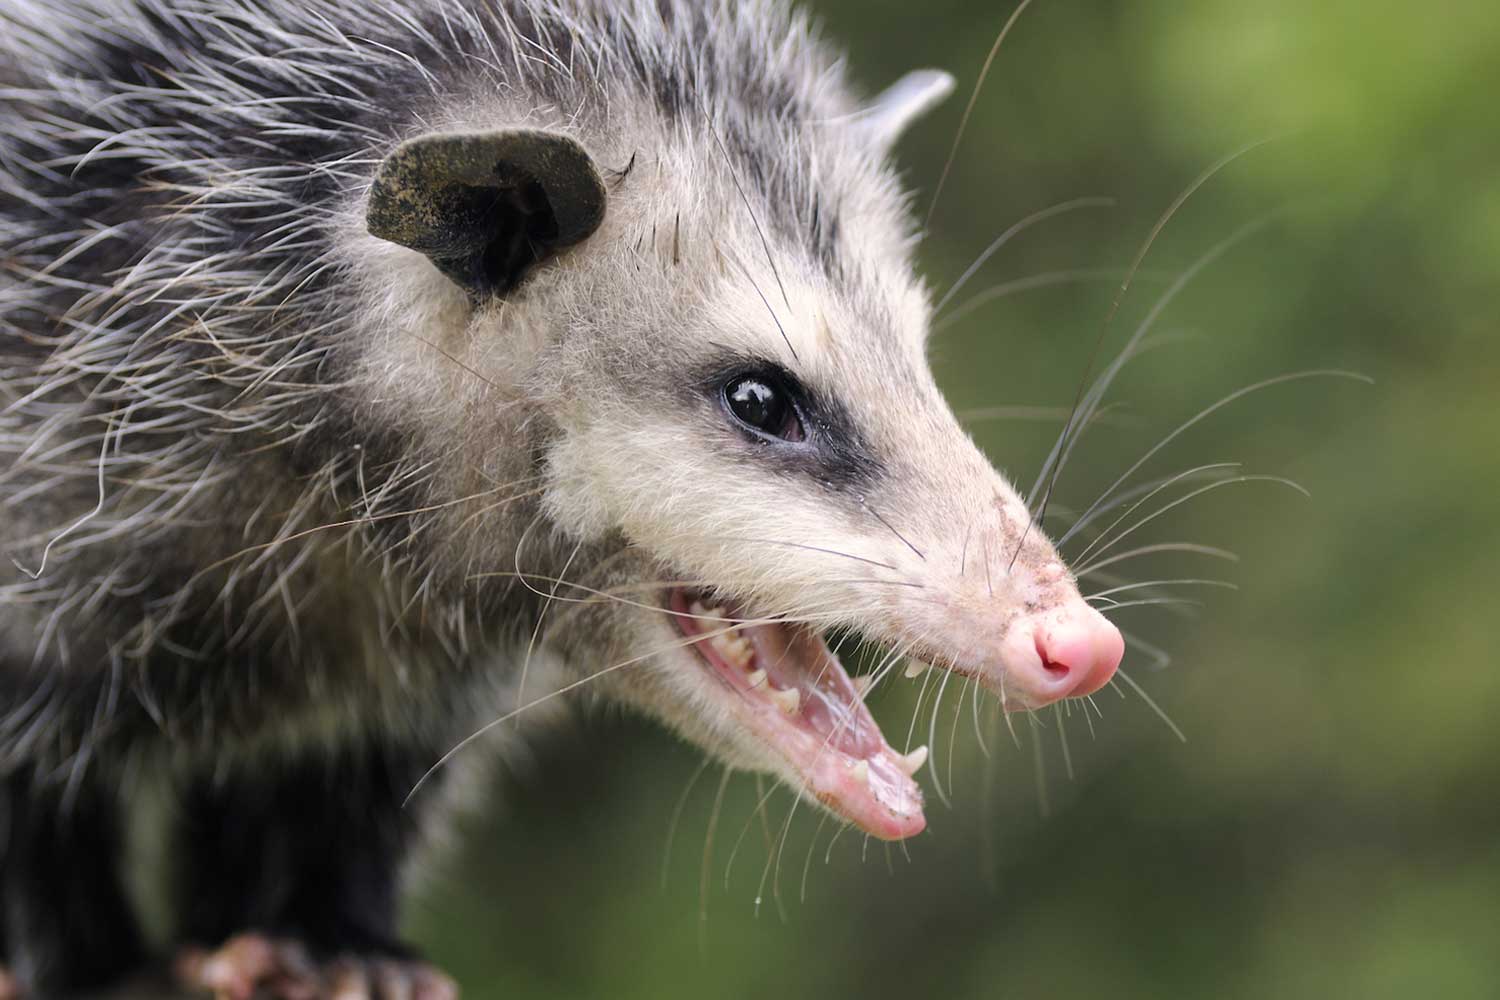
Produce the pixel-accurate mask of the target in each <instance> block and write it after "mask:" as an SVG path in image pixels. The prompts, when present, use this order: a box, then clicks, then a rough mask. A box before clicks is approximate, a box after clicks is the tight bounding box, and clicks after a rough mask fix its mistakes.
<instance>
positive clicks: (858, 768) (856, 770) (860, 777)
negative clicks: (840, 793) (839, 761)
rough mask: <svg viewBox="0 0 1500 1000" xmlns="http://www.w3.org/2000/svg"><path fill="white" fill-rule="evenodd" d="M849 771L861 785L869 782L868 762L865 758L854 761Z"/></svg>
mask: <svg viewBox="0 0 1500 1000" xmlns="http://www.w3.org/2000/svg"><path fill="white" fill-rule="evenodd" d="M849 773H850V774H851V775H852V776H853V777H854V780H855V781H857V782H859V783H860V784H861V785H868V784H869V783H870V762H869V761H867V760H861V761H856V762H855V764H854V767H853V769H851V770H850V772H849Z"/></svg>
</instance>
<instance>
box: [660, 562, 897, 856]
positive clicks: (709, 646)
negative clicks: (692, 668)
mask: <svg viewBox="0 0 1500 1000" xmlns="http://www.w3.org/2000/svg"><path fill="white" fill-rule="evenodd" d="M667 607H668V610H670V611H671V612H672V617H673V619H674V620H675V621H676V623H677V628H678V629H679V631H681V632H682V634H683V635H684V636H685V637H687V638H688V639H691V640H693V643H692V648H693V649H694V650H695V651H696V653H697V654H698V658H699V659H700V661H701V662H702V664H703V666H704V668H705V669H706V670H707V671H708V672H709V673H710V674H711V675H712V676H713V678H714V679H715V681H716V682H717V683H718V684H720V685H721V686H722V690H723V693H724V696H725V697H726V698H727V699H730V700H731V704H732V706H733V711H734V712H735V713H736V715H737V717H738V718H740V719H741V720H743V722H744V723H745V726H746V728H747V729H748V730H749V731H750V732H751V733H752V734H753V735H754V736H755V737H757V738H758V739H759V740H760V741H761V742H763V743H764V744H766V745H767V746H768V747H769V749H770V750H771V751H772V752H773V753H775V754H776V755H778V756H780V757H781V758H782V759H784V760H785V761H787V763H789V764H790V765H791V767H792V769H793V770H795V771H796V772H797V774H798V775H799V776H800V777H801V779H802V784H803V786H804V787H805V790H807V791H809V792H810V793H811V794H812V795H814V796H815V797H816V798H817V799H818V800H819V801H820V802H822V803H823V804H824V805H826V806H827V807H828V808H830V809H832V810H833V811H834V812H836V813H838V814H839V815H841V816H843V817H845V818H847V819H848V820H850V821H851V822H853V823H854V824H855V825H857V826H859V827H860V828H862V829H863V830H865V831H866V832H867V833H870V834H872V835H874V836H876V837H880V838H882V839H885V840H898V839H901V838H904V837H910V836H912V835H913V834H916V833H919V832H921V830H922V828H923V827H924V826H925V825H926V820H925V818H924V817H923V815H922V791H921V788H920V787H918V785H917V783H916V781H915V780H914V779H913V777H912V775H913V774H915V772H916V771H917V769H918V768H920V767H921V766H922V763H923V761H925V760H926V758H927V748H926V747H920V748H918V749H917V750H915V751H913V752H911V753H908V754H902V753H899V752H897V751H896V750H895V749H893V748H892V747H891V745H890V744H889V743H887V742H886V740H885V736H884V735H883V734H882V733H881V732H880V727H879V726H878V725H876V723H875V719H874V717H873V716H871V715H870V712H869V710H868V709H867V708H866V707H865V704H864V698H863V688H862V686H861V685H859V684H856V683H855V681H854V680H853V679H852V678H850V676H849V674H848V673H847V672H846V671H845V670H844V667H843V664H841V663H840V662H839V660H838V657H836V656H834V654H833V652H832V651H831V650H829V648H828V645H827V643H825V642H824V641H823V638H822V636H820V635H819V634H818V633H817V632H815V631H813V630H812V629H809V628H807V627H806V626H803V625H797V624H792V623H787V622H782V621H776V620H767V619H765V618H755V617H754V616H752V615H748V614H745V613H744V612H742V611H741V610H740V609H739V608H737V607H736V606H734V605H732V604H729V603H727V602H724V601H722V600H719V599H716V598H710V597H708V596H707V595H704V594H701V593H697V592H692V591H687V590H684V589H682V588H675V589H673V590H671V591H669V592H668V596H667Z"/></svg>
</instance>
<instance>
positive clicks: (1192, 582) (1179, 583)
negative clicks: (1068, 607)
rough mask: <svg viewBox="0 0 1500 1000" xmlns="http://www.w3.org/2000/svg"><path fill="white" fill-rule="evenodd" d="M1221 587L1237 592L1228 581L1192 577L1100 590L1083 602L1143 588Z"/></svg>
mask: <svg viewBox="0 0 1500 1000" xmlns="http://www.w3.org/2000/svg"><path fill="white" fill-rule="evenodd" d="M1190 586H1198V587H1223V588H1224V589H1225V590H1239V589H1240V588H1239V585H1238V584H1236V583H1230V582H1229V581H1228V580H1204V579H1195V578H1192V577H1187V578H1183V579H1180V580H1142V581H1141V582H1140V583H1125V584H1121V585H1120V586H1118V587H1111V588H1110V589H1108V590H1101V591H1098V592H1097V593H1093V594H1085V595H1084V598H1083V599H1084V600H1086V601H1094V600H1098V599H1100V598H1108V597H1109V596H1110V595H1111V594H1122V593H1125V592H1127V591H1131V590H1141V589H1142V588H1145V587H1190Z"/></svg>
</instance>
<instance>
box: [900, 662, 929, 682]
mask: <svg viewBox="0 0 1500 1000" xmlns="http://www.w3.org/2000/svg"><path fill="white" fill-rule="evenodd" d="M927 669H928V668H927V664H925V663H923V662H922V661H921V660H907V661H906V669H905V670H904V671H903V673H904V674H906V676H907V678H908V679H910V678H913V677H921V676H922V674H923V672H925V671H926V670H927Z"/></svg>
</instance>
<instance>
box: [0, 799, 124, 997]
mask: <svg viewBox="0 0 1500 1000" xmlns="http://www.w3.org/2000/svg"><path fill="white" fill-rule="evenodd" d="M122 845H123V840H122V838H121V823H120V817H119V809H118V803H117V802H116V801H115V797H114V796H113V794H111V793H110V792H109V790H108V789H107V788H105V787H104V783H103V781H102V779H100V777H99V776H98V775H97V774H96V773H95V772H92V771H90V772H86V773H85V774H84V775H83V776H82V777H81V778H79V779H78V781H77V783H76V784H75V785H73V786H72V787H71V788H64V787H62V786H60V785H54V784H52V783H50V782H49V783H43V782H40V781H37V780H34V779H33V777H32V775H30V774H29V773H27V772H18V773H13V774H11V775H9V776H7V777H5V778H3V779H0V899H3V900H4V902H5V906H4V908H3V914H0V926H3V933H0V962H3V963H4V965H5V966H6V967H7V968H8V969H9V970H10V974H9V975H0V997H3V996H7V995H16V994H20V995H30V996H51V995H54V994H61V993H72V992H76V991H81V990H90V989H93V988H96V987H100V986H105V985H109V984H112V983H114V982H116V981H118V980H119V979H121V978H122V977H124V976H125V975H127V974H128V973H130V972H132V971H135V970H136V969H138V968H139V967H140V966H141V965H142V964H143V962H144V961H145V950H144V947H143V944H142V940H141V936H140V932H139V930H138V929H137V925H136V921H135V916H134V914H132V913H131V911H130V906H129V904H128V903H127V902H126V899H125V892H124V889H123V886H122V883H121V880H120V870H119V862H120V853H121V850H122ZM7 989H8V990H10V991H11V993H10V994H7V992H6V990H7Z"/></svg>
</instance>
